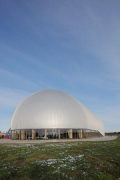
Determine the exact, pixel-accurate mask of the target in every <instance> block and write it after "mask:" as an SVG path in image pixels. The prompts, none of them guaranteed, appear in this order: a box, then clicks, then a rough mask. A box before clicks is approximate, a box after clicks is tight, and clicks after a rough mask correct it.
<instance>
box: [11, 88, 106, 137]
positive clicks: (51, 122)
mask: <svg viewBox="0 0 120 180" xmlns="http://www.w3.org/2000/svg"><path fill="white" fill-rule="evenodd" d="M44 128H76V129H79V128H80V129H92V130H98V131H99V132H100V133H101V134H102V135H104V126H103V124H102V122H101V121H100V119H99V118H98V117H97V116H96V115H94V114H93V113H92V112H91V111H90V110H88V109H87V108H86V107H85V106H84V105H83V104H81V103H80V102H79V101H78V100H76V99H75V98H74V97H72V96H70V95H68V94H66V93H64V92H62V91H58V90H43V91H39V92H37V93H34V94H32V95H30V96H28V97H27V98H26V99H25V100H23V101H22V102H21V104H20V105H19V106H18V107H17V109H16V110H15V112H14V115H13V118H12V122H11V129H12V130H15V129H44Z"/></svg>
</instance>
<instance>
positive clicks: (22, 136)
mask: <svg viewBox="0 0 120 180" xmlns="http://www.w3.org/2000/svg"><path fill="white" fill-rule="evenodd" d="M24 139H25V130H21V140H24Z"/></svg>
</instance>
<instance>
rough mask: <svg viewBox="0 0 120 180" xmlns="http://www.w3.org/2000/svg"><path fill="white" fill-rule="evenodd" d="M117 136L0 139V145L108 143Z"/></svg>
mask: <svg viewBox="0 0 120 180" xmlns="http://www.w3.org/2000/svg"><path fill="white" fill-rule="evenodd" d="M116 138H117V136H104V137H99V138H98V137H96V138H86V139H52V140H51V139H49V140H11V139H0V144H6V143H20V144H24V143H46V142H76V141H110V140H114V139H116Z"/></svg>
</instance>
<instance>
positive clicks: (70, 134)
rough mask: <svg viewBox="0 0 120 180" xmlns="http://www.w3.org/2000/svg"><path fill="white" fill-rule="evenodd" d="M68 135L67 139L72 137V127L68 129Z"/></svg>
mask: <svg viewBox="0 0 120 180" xmlns="http://www.w3.org/2000/svg"><path fill="white" fill-rule="evenodd" d="M68 137H69V139H72V138H73V134H72V129H69V130H68Z"/></svg>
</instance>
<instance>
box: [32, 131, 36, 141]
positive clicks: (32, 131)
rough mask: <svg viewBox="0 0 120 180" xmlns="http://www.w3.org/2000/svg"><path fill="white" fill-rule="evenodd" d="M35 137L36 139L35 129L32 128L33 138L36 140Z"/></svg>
mask: <svg viewBox="0 0 120 180" xmlns="http://www.w3.org/2000/svg"><path fill="white" fill-rule="evenodd" d="M34 139H35V130H34V129H32V140H34Z"/></svg>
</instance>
